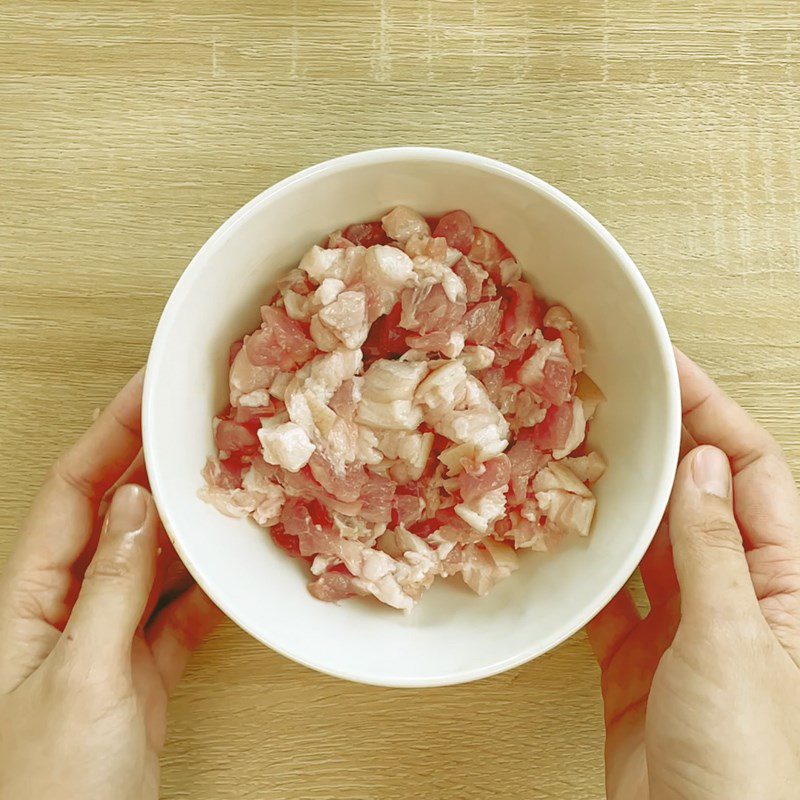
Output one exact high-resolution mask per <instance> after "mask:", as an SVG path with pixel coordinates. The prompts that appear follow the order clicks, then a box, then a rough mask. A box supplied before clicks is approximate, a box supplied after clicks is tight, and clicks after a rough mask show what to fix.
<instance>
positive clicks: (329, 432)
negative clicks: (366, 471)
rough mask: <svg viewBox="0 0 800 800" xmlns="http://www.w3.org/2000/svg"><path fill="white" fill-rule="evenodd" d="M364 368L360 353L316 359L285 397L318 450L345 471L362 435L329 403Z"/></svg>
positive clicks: (339, 353)
mask: <svg viewBox="0 0 800 800" xmlns="http://www.w3.org/2000/svg"><path fill="white" fill-rule="evenodd" d="M360 368H361V351H360V350H349V349H347V348H339V349H338V350H335V351H334V352H332V353H328V354H324V355H319V356H317V357H316V358H314V359H313V360H312V361H310V362H309V363H308V364H306V365H305V366H304V367H303V368H302V369H300V370H298V371H297V373H296V374H295V377H294V378H293V379H292V381H291V382H290V383H289V385H288V386H287V387H286V392H285V395H284V396H285V402H286V410H287V412H288V415H289V419H290V420H291V422H293V423H295V424H296V425H299V426H300V427H301V428H302V429H303V430H304V431H305V433H306V436H307V437H308V439H309V441H310V442H311V443H312V444H313V445H314V447H315V449H316V450H318V451H319V453H320V454H321V455H322V456H324V457H325V458H327V459H328V461H329V462H330V463H331V464H333V465H334V466H335V467H338V466H340V465H342V468H343V465H344V464H346V463H350V462H352V461H354V460H355V454H356V440H357V433H358V432H357V430H356V428H355V426H354V425H353V424H352V423H350V422H348V421H347V420H346V419H343V418H341V417H339V416H338V415H337V414H336V412H335V411H333V409H331V408H330V406H329V405H328V403H330V402H331V401H332V399H333V397H334V395H335V394H336V392H337V391H338V389H339V388H340V387H341V385H342V384H343V383H344V382H345V381H348V380H352V379H353V377H354V376H355V373H356V372H357V371H358V370H359V369H360ZM307 449H308V448H306V450H307ZM312 452H313V451H312ZM310 456H311V453H308V457H309V458H310ZM307 462H308V459H306V463H307ZM301 466H302V465H301Z"/></svg>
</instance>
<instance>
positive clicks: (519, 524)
mask: <svg viewBox="0 0 800 800" xmlns="http://www.w3.org/2000/svg"><path fill="white" fill-rule="evenodd" d="M526 506H527V507H528V510H527V511H526ZM531 510H532V511H533V512H534V514H535V516H534V517H533V519H531V518H530V517H531ZM540 516H542V512H541V509H540V508H539V506H538V505H536V503H534V502H531V501H530V500H526V501H525V502H524V503H523V504H522V508H521V509H520V511H519V512H517V511H512V512H511V513H510V514H509V515H508V517H509V521H510V522H511V528H510V530H509V531H508V533H507V534H506V538H509V539H513V540H514V547H516V548H518V549H520V550H533V551H534V552H537V553H545V552H547V550H548V543H547V539H548V536H547V532H548V529H547V527H546V526H542V525H539V517H540Z"/></svg>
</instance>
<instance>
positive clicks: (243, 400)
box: [231, 387, 271, 408]
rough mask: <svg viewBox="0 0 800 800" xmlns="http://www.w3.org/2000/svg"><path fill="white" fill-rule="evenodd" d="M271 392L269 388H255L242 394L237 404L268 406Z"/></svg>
mask: <svg viewBox="0 0 800 800" xmlns="http://www.w3.org/2000/svg"><path fill="white" fill-rule="evenodd" d="M270 389H271V387H270ZM270 393H271V392H270V391H268V390H267V389H255V390H254V391H252V392H248V393H247V394H243V395H240V396H239V402H238V403H237V405H240V406H244V407H245V408H260V407H262V406H268V405H269V404H270ZM231 405H233V404H231Z"/></svg>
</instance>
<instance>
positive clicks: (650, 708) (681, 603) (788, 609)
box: [588, 353, 800, 800]
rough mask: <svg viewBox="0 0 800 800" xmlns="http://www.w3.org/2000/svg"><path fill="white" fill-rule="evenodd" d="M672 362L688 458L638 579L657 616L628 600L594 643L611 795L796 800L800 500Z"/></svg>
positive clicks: (768, 458) (701, 381) (624, 799)
mask: <svg viewBox="0 0 800 800" xmlns="http://www.w3.org/2000/svg"><path fill="white" fill-rule="evenodd" d="M676 357H677V359H678V369H679V373H680V380H681V394H682V403H683V421H684V426H685V428H686V431H687V432H688V434H689V438H690V440H691V441H690V446H694V448H695V449H693V450H692V451H691V452H689V454H688V455H687V456H686V457H685V458H684V459H683V461H682V463H681V465H680V467H679V469H678V475H677V478H676V482H675V487H674V490H673V495H672V500H671V502H670V512H669V515H668V526H667V525H664V526H662V529H661V530H660V531H659V533H658V534H657V536H656V539H655V541H654V543H653V546H652V547H651V549H650V551H649V553H648V555H647V557H646V559H645V561H644V562H643V563H642V566H641V573H642V579H643V581H644V585H645V589H646V591H647V594H648V597H649V600H650V604H651V611H650V613H649V615H648V616H647V617H646V618H645V619H644V620H642V619H640V617H639V614H638V612H637V610H636V608H635V606H634V604H633V601H632V600H631V597H630V594H629V593H628V592H627V591H623V592H621V593H620V594H619V595H617V597H616V598H614V600H613V601H612V602H611V603H610V604H609V605H608V606H607V607H606V609H605V610H604V611H602V612H601V613H600V615H598V617H597V618H596V619H595V620H594V621H593V622H592V623H591V624H590V625H589V629H588V630H589V638H590V641H591V643H592V646H593V648H594V650H595V653H596V655H597V658H598V661H599V662H600V666H601V670H602V684H603V699H604V704H605V719H606V786H607V793H608V794H607V796H608V798H609V799H610V800H647V798H650V800H797V798H798V797H800V497H798V493H797V489H796V487H795V484H794V480H793V478H792V474H791V472H790V470H789V468H788V466H787V464H786V461H785V460H784V458H783V455H782V453H781V450H780V448H779V447H778V445H777V444H776V443H775V441H774V440H773V439H772V438H771V437H770V436H769V435H768V434H767V433H766V432H765V431H764V430H763V429H762V428H761V427H760V426H759V425H758V424H757V423H756V422H754V421H753V420H752V419H751V418H750V417H749V416H748V415H747V414H746V413H745V412H744V411H743V410H742V409H741V408H740V407H739V406H738V405H737V404H736V403H735V402H734V401H733V400H731V399H730V398H729V397H727V396H726V395H725V394H724V393H723V392H722V391H721V390H720V389H719V388H718V387H717V386H716V385H715V384H714V383H713V382H712V381H711V379H710V378H709V377H708V376H707V375H706V374H705V373H704V372H703V371H702V370H701V369H700V368H699V367H698V366H697V365H695V364H694V363H693V362H691V361H690V360H689V359H688V358H686V356H684V355H683V354H682V353H677V354H676ZM697 444H699V445H701V446H700V447H697V446H696V445H697ZM670 539H671V546H670ZM673 556H674V570H673ZM676 573H677V577H676ZM673 635H674V638H673Z"/></svg>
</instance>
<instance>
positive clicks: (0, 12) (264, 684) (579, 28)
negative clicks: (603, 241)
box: [0, 0, 800, 800]
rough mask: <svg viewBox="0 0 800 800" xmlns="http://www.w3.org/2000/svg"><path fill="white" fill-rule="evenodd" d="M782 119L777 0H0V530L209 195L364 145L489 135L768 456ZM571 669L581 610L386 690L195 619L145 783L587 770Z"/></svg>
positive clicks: (436, 790)
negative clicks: (759, 423) (575, 223)
mask: <svg viewBox="0 0 800 800" xmlns="http://www.w3.org/2000/svg"><path fill="white" fill-rule="evenodd" d="M799 130H800V9H799V8H798V6H797V4H795V3H791V2H787V1H786V0H752V1H751V2H744V0H707V1H706V2H686V0H604V2H596V3H587V2H580V1H579V0H559V1H555V0H539V1H538V2H530V0H497V1H496V2H480V1H479V0H475V2H457V1H454V0H451V1H450V2H444V1H442V2H433V1H432V0H427V1H426V0H381V2H367V1H366V0H364V1H363V2H362V1H359V0H346V1H343V2H334V1H333V0H326V1H324V2H323V1H322V0H318V2H302V0H283V1H281V2H277V1H273V2H257V1H256V0H250V1H249V2H248V1H246V0H236V1H234V2H212V1H211V0H207V1H203V2H188V3H187V2H177V1H176V2H148V3H128V2H81V3H64V2H56V1H54V2H30V0H26V2H22V0H4V2H2V3H0V186H1V187H2V191H0V303H2V305H1V306H0V310H1V311H2V314H0V365H1V366H0V369H1V370H2V372H1V373H0V387H1V388H2V397H3V403H2V410H1V411H0V414H2V416H1V417H0V431H2V448H1V450H2V452H0V459H2V460H1V461H0V470H1V472H0V474H1V475H2V482H1V484H0V504H1V505H0V508H1V510H2V519H1V520H0V524H1V528H0V557H2V558H4V557H5V556H6V554H7V553H8V551H9V549H10V547H11V546H12V543H13V540H14V537H15V534H16V529H17V526H18V523H19V520H20V518H21V516H22V514H23V513H24V511H25V508H26V507H27V505H28V504H29V502H30V499H31V497H32V494H33V491H34V487H35V485H36V484H37V482H38V481H39V480H40V478H41V476H42V474H43V473H44V471H45V469H46V467H47V465H48V464H49V463H50V462H51V461H52V460H53V458H54V456H55V455H56V453H57V452H58V451H59V450H61V449H62V448H63V447H65V446H66V445H67V443H69V442H70V441H71V440H72V439H73V438H74V437H75V436H76V435H77V433H78V432H79V431H80V430H82V429H83V428H84V427H85V426H86V425H87V423H88V422H89V421H90V417H91V413H92V410H93V409H94V408H95V407H97V406H98V405H102V404H103V403H105V401H106V400H107V399H108V398H109V397H110V396H111V395H112V394H113V392H114V390H115V388H116V387H118V386H119V385H121V384H122V383H123V382H124V380H125V378H126V376H128V375H129V374H130V373H131V372H133V371H134V370H135V369H136V368H137V367H138V366H139V365H140V364H141V363H142V362H143V361H144V359H145V357H146V355H147V349H148V344H149V341H150V337H151V335H152V333H153V330H154V327H155V325H156V322H157V320H158V316H159V313H160V311H161V308H162V305H163V303H164V301H165V300H166V298H167V295H168V293H169V291H170V289H171V288H172V286H173V284H174V282H175V281H176V280H177V278H178V276H179V275H180V273H181V271H182V270H183V268H184V267H185V266H186V264H187V263H188V261H189V260H190V258H191V257H192V255H193V254H194V252H195V251H196V250H197V249H198V247H199V246H200V245H201V244H202V243H203V241H204V240H205V239H206V238H207V237H208V236H209V235H210V234H211V233H212V232H213V231H214V229H215V228H216V227H217V226H218V225H219V224H220V222H221V221H223V220H224V219H225V218H226V217H227V216H228V215H229V214H231V213H232V212H233V211H234V210H236V209H237V208H238V207H239V206H240V205H242V204H243V203H244V202H245V201H247V200H248V199H250V198H251V197H252V196H254V195H255V194H257V193H258V192H259V191H261V190H262V189H263V188H264V187H266V186H269V185H270V184H271V183H273V182H274V181H276V180H277V179H279V178H282V177H284V176H285V175H288V174H290V173H292V172H294V171H295V170H297V169H298V168H301V167H304V166H307V165H309V164H312V163H314V162H317V161H320V160H322V159H325V158H328V157H330V156H334V155H338V154H341V153H346V152H350V151H355V150H360V149H364V148H369V147H375V146H381V145H394V144H425V145H442V146H446V147H455V148H461V149H467V150H472V151H475V152H478V153H483V154H486V155H489V156H494V157H496V158H499V159H502V160H505V161H508V162H510V163H511V164H515V165H517V166H519V167H522V168H523V169H527V170H530V171H532V172H534V173H536V174H537V175H540V176H541V177H543V178H544V179H546V180H548V181H550V182H551V183H553V184H555V185H556V186H558V187H560V188H561V189H563V190H564V191H566V192H567V193H568V194H570V195H571V196H572V197H574V198H575V199H576V200H578V201H579V202H580V203H582V204H583V205H585V206H586V207H587V208H588V209H589V210H590V211H592V212H593V213H594V214H595V215H596V216H597V217H598V218H599V219H600V220H602V221H603V222H605V223H606V224H607V226H608V227H609V228H610V230H611V231H612V232H613V233H614V234H616V236H617V237H618V238H619V240H620V241H621V242H622V243H623V245H624V246H625V247H626V248H627V249H628V252H629V253H630V254H631V255H632V256H633V258H634V260H635V261H636V263H637V264H638V265H639V267H640V268H641V270H642V272H643V273H644V275H645V276H646V278H647V280H648V281H649V283H650V285H651V287H652V288H653V291H654V293H655V295H656V298H657V299H658V301H659V302H660V304H661V307H662V309H663V311H664V314H665V316H666V319H667V323H668V325H669V327H670V329H671V331H672V334H673V336H674V339H675V341H676V342H677V344H678V345H679V346H681V347H683V348H685V349H686V350H687V351H688V352H689V353H690V354H692V355H694V356H695V357H696V358H697V359H698V360H700V361H701V362H703V363H704V364H705V365H706V366H707V368H708V369H709V370H710V371H711V372H712V373H713V374H714V375H715V376H716V377H717V378H718V379H719V381H720V382H721V383H722V384H723V385H724V387H725V388H726V389H728V390H729V391H730V392H732V393H733V394H734V395H735V396H736V397H737V398H738V399H739V400H740V401H741V402H742V403H743V404H744V405H745V406H747V407H748V408H749V409H750V410H751V411H752V412H753V413H754V414H755V415H756V416H757V417H759V418H760V419H761V420H763V422H764V423H765V424H766V425H767V426H768V427H769V428H770V429H771V430H772V431H773V432H774V434H775V435H776V436H777V437H778V439H780V441H781V442H782V443H783V444H784V445H785V446H786V449H787V452H788V455H789V459H790V461H791V463H792V466H793V468H794V469H795V471H796V473H797V471H798V470H799V469H800V415H798V406H799V405H800V323H798V307H800V266H798V262H799V259H798V250H799V249H800V146H799V145H798V131H799ZM597 683H598V672H597V669H596V667H595V665H594V663H593V661H592V657H591V654H590V651H589V648H588V646H587V644H586V641H585V637H584V636H583V635H580V636H576V637H575V638H573V639H572V640H571V641H569V642H567V643H566V644H564V645H563V646H562V647H560V648H558V649H557V650H556V651H555V652H554V653H551V654H550V655H548V656H547V657H544V658H541V659H539V660H538V661H536V662H535V663H532V664H529V665H527V666H524V667H522V668H520V669H517V670H514V671H513V672H510V673H507V674H505V675H501V676H499V677H497V678H493V679H491V680H486V681H482V682H480V683H477V684H473V685H468V686H461V687H455V688H448V689H437V690H429V691H388V690H384V689H376V688H369V687H363V686H356V685H350V684H347V683H344V682H341V681H338V680H334V679H330V678H327V677H323V676H320V675H317V674H315V673H313V672H310V671H308V670H306V669H304V668H302V667H299V666H296V665H294V664H293V663H290V662H289V661H286V660H285V659H283V658H282V657H280V656H278V655H275V654H274V653H272V652H271V651H269V650H267V649H265V648H263V647H261V646H259V645H258V644H256V643H255V642H254V641H252V640H251V639H250V638H249V637H248V636H247V635H245V634H244V633H242V632H241V631H239V630H238V629H236V628H235V627H234V626H233V625H232V624H227V625H225V626H224V627H223V629H222V630H221V631H220V632H219V633H218V634H217V635H216V636H215V637H214V639H213V640H212V641H211V642H209V643H208V645H206V646H205V647H204V648H203V649H202V651H201V652H200V654H199V655H198V656H197V658H196V660H195V661H194V662H193V664H192V665H191V668H190V670H189V672H188V675H187V677H186V679H185V680H184V682H183V685H182V687H181V688H180V690H179V692H178V694H177V696H176V697H175V699H174V701H173V703H172V707H171V721H170V741H169V744H168V746H167V748H166V752H165V754H164V758H163V797H164V798H169V799H170V800H178V798H200V799H201V800H205V799H206V798H209V799H211V800H216V799H217V798H220V799H223V798H311V797H314V798H316V800H328V799H329V798H330V799H331V800H333V799H334V798H336V799H337V800H338V799H339V798H342V799H344V798H347V800H354V799H355V800H359V799H361V798H364V799H366V798H370V799H372V798H381V800H383V799H385V800H395V799H397V800H400V798H417V797H426V798H427V797H430V798H437V799H439V798H441V799H442V800H446V799H450V798H452V800H472V799H473V798H488V797H495V796H499V797H503V798H523V797H525V798H564V800H567V799H568V800H585V799H587V798H600V797H601V796H602V794H603V790H602V781H603V778H602V726H601V708H600V702H599V697H598V689H597Z"/></svg>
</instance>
